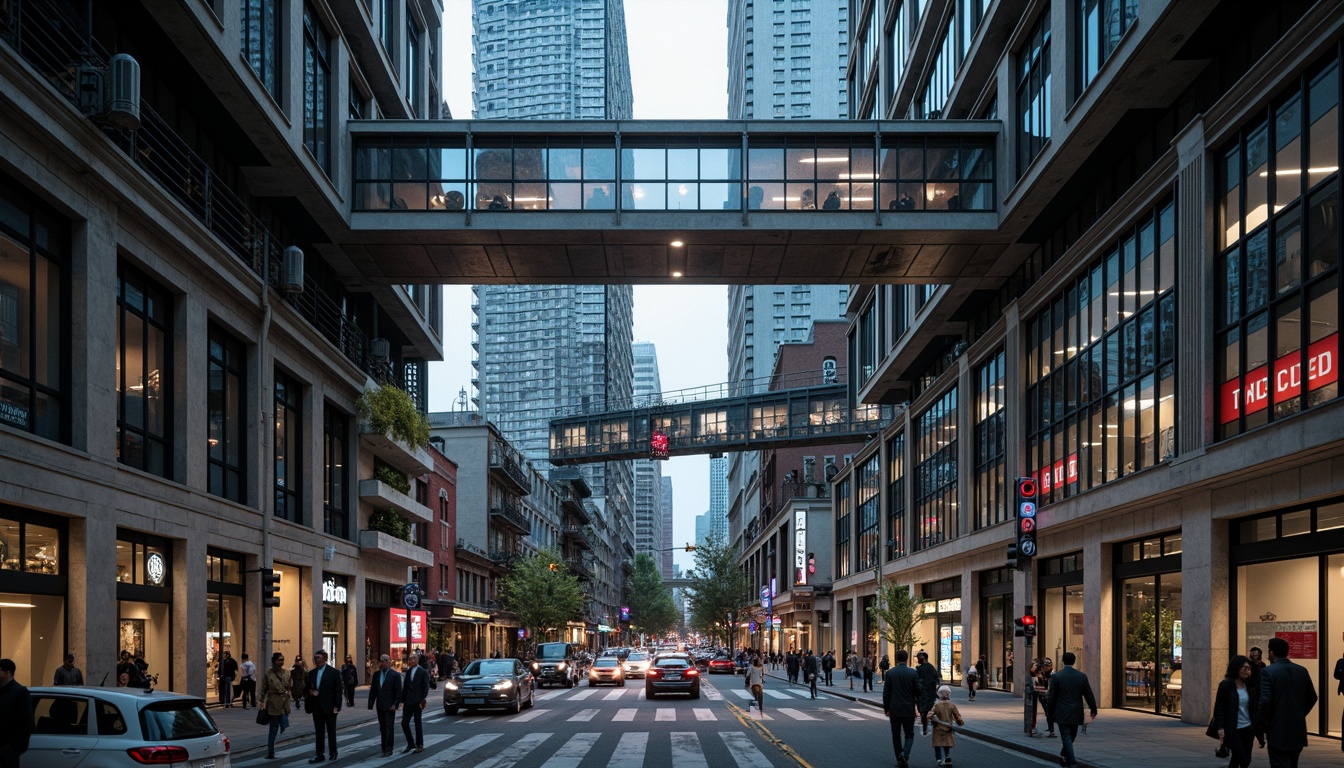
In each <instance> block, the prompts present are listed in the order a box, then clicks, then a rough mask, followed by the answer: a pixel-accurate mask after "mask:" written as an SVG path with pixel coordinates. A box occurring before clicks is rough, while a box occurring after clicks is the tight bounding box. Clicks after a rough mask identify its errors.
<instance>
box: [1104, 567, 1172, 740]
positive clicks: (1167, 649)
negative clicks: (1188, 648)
mask: <svg viewBox="0 0 1344 768" xmlns="http://www.w3.org/2000/svg"><path fill="white" fill-rule="evenodd" d="M1181 579H1182V577H1181V574H1180V573H1179V572H1178V573H1163V574H1155V575H1151V576H1139V577H1136V578H1131V579H1125V580H1124V581H1122V582H1121V585H1120V597H1121V600H1122V608H1121V610H1122V612H1123V621H1124V625H1123V627H1122V630H1123V631H1122V632H1121V636H1120V641H1121V644H1122V652H1121V656H1122V658H1123V659H1124V670H1125V687H1124V692H1123V694H1122V696H1123V702H1122V703H1123V706H1125V707H1131V708H1135V709H1144V710H1149V711H1155V712H1158V713H1160V714H1170V715H1179V714H1181V656H1182V653H1183V645H1182V640H1181V634H1182V631H1181Z"/></svg>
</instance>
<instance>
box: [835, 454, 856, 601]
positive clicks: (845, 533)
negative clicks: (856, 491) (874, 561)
mask: <svg viewBox="0 0 1344 768" xmlns="http://www.w3.org/2000/svg"><path fill="white" fill-rule="evenodd" d="M849 489H850V481H849V478H848V477H846V478H845V479H843V480H841V481H840V482H838V483H836V484H835V577H836V578H837V579H843V578H845V577H846V576H848V575H849V574H850V568H851V564H852V563H853V553H852V552H851V551H850V546H849V540H850V536H851V531H852V530H853V528H854V524H853V523H854V521H853V519H852V516H851V514H850V509H851V505H852V504H853V502H852V501H851V500H850V498H849Z"/></svg>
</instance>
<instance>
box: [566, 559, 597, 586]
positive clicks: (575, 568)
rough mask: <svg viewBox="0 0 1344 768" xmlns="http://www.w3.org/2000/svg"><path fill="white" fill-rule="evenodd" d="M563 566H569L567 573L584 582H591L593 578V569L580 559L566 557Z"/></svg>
mask: <svg viewBox="0 0 1344 768" xmlns="http://www.w3.org/2000/svg"><path fill="white" fill-rule="evenodd" d="M565 565H567V566H569V572H570V573H572V574H574V575H575V576H577V577H579V578H580V579H582V580H584V581H591V580H592V578H593V569H592V568H591V567H590V566H589V565H588V563H587V562H585V561H584V559H583V558H582V557H567V558H565Z"/></svg>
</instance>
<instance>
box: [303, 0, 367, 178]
mask: <svg viewBox="0 0 1344 768" xmlns="http://www.w3.org/2000/svg"><path fill="white" fill-rule="evenodd" d="M330 56H331V40H330V38H329V37H328V36H327V31H326V30H325V29H323V27H322V23H321V22H320V21H318V19H317V16H316V14H315V13H314V12H313V9H312V6H309V5H307V4H305V5H304V6H303V145H304V146H305V147H307V148H308V151H309V152H311V153H312V155H313V159H315V160H317V164H318V166H319V167H321V168H322V170H323V171H324V172H325V173H327V174H328V175H330V174H331V61H330ZM350 92H351V94H356V93H358V90H356V88H355V85H354V83H353V81H352V82H351V83H350ZM351 98H352V99H353V98H354V96H352V97H351Z"/></svg>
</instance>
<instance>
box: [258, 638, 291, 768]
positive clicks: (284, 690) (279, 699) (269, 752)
mask: <svg viewBox="0 0 1344 768" xmlns="http://www.w3.org/2000/svg"><path fill="white" fill-rule="evenodd" d="M290 694H291V692H290V677H289V672H288V671H287V670H286V669H285V654H283V653H273V654H271V668H270V669H268V670H266V674H264V675H262V676H261V693H260V696H261V699H260V705H261V708H262V709H263V710H265V712H266V714H267V715H268V716H270V718H271V722H270V726H271V733H270V736H269V737H268V738H267V740H266V759H267V760H274V759H275V735H276V734H277V733H279V732H281V731H283V730H284V729H286V728H288V727H289V697H290Z"/></svg>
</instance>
